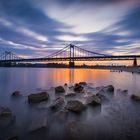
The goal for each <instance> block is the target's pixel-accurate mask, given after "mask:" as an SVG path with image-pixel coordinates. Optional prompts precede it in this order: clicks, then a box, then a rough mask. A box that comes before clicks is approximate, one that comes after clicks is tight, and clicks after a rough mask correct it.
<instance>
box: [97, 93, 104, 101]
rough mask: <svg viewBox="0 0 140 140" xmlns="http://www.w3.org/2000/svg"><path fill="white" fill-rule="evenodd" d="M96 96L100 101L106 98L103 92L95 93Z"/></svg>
mask: <svg viewBox="0 0 140 140" xmlns="http://www.w3.org/2000/svg"><path fill="white" fill-rule="evenodd" d="M96 96H97V97H98V98H100V99H101V101H103V100H105V99H106V97H105V96H104V95H103V94H101V93H97V94H96Z"/></svg>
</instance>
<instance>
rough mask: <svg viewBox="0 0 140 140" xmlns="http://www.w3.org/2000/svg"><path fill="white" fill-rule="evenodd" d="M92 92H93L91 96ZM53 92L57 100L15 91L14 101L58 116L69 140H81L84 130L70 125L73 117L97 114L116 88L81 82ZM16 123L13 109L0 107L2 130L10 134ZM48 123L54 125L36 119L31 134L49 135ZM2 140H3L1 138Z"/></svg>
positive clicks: (135, 98) (11, 139) (134, 97)
mask: <svg viewBox="0 0 140 140" xmlns="http://www.w3.org/2000/svg"><path fill="white" fill-rule="evenodd" d="M89 89H90V90H92V91H93V92H92V93H91V92H89V91H88V90H89ZM53 90H54V95H53V96H52V94H51V93H49V92H48V91H41V92H37V93H31V94H29V95H28V96H27V97H25V96H23V95H22V93H21V92H20V91H15V92H13V93H12V94H11V98H12V99H13V98H14V99H15V98H16V99H18V98H26V101H27V103H28V104H29V106H31V107H32V106H33V107H35V108H39V109H43V110H44V111H46V110H49V111H50V112H51V114H50V115H54V116H57V118H58V119H60V120H61V122H64V124H65V130H66V131H67V133H66V134H67V136H68V138H69V139H79V138H80V131H81V129H80V130H78V129H79V128H78V127H77V126H76V123H75V120H73V121H70V120H69V119H67V118H68V117H69V116H71V114H74V115H77V116H80V115H81V114H82V113H84V112H85V110H87V108H89V107H90V108H92V109H93V110H94V109H95V108H96V107H100V108H101V107H102V105H103V104H104V102H106V101H108V99H111V98H113V96H114V91H115V88H114V86H113V85H107V86H101V87H93V86H90V85H89V84H88V83H86V82H80V83H76V84H74V85H68V84H67V83H65V84H64V85H63V86H62V85H60V86H57V87H54V88H53ZM117 92H119V93H121V94H123V95H126V94H128V91H127V90H122V89H117ZM129 98H130V99H131V100H132V101H134V102H140V96H137V95H135V94H132V95H131V96H130V97H129ZM15 102H16V101H15ZM15 122H16V114H14V113H13V112H12V110H11V109H10V107H0V129H3V130H5V131H6V130H7V128H8V127H11V128H12V126H14V123H15ZM48 123H50V122H49V121H48V119H47V116H46V117H42V118H41V119H35V120H33V121H32V122H30V124H29V127H28V128H27V133H34V132H35V133H36V132H38V131H41V133H46V131H47V129H48V127H49V126H48ZM44 130H45V131H44ZM7 135H8V134H7ZM25 135H26V134H25ZM21 137H22V136H20V135H18V134H14V135H12V136H9V135H8V136H7V137H6V138H4V139H5V140H18V139H20V138H21ZM0 139H2V138H1V136H0Z"/></svg>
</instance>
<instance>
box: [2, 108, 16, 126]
mask: <svg viewBox="0 0 140 140" xmlns="http://www.w3.org/2000/svg"><path fill="white" fill-rule="evenodd" d="M14 121H15V116H13V114H12V111H11V110H10V109H9V108H7V107H0V127H2V128H3V127H7V126H9V125H11V124H13V122H14Z"/></svg>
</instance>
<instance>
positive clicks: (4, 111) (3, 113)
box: [0, 107, 12, 117]
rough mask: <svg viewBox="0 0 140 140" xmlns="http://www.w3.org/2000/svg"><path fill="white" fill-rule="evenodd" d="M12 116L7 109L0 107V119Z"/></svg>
mask: <svg viewBox="0 0 140 140" xmlns="http://www.w3.org/2000/svg"><path fill="white" fill-rule="evenodd" d="M3 116H12V111H11V110H10V109H9V108H8V107H0V117H3Z"/></svg>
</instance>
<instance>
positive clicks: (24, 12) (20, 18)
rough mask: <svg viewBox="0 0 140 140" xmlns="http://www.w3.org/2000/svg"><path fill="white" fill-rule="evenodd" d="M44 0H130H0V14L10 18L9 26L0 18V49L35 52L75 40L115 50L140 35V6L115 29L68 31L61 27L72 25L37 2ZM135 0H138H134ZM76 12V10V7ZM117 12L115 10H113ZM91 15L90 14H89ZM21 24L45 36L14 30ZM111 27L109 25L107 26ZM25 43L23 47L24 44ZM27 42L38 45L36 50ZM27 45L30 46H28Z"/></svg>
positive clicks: (62, 0) (65, 1) (71, 0)
mask: <svg viewBox="0 0 140 140" xmlns="http://www.w3.org/2000/svg"><path fill="white" fill-rule="evenodd" d="M43 1H44V4H47V3H48V2H55V3H59V4H60V5H63V6H66V5H70V4H75V3H78V4H79V5H80V4H84V3H90V4H91V3H92V4H108V3H115V2H131V0H42V1H40V0H0V18H2V19H5V20H6V21H8V22H10V23H11V24H12V26H9V25H6V23H5V24H4V23H1V22H0V38H2V39H3V41H0V48H1V49H2V50H4V49H5V50H10V49H13V51H16V52H17V53H21V54H34V55H37V53H39V54H40V53H41V52H40V51H41V50H42V52H45V53H46V52H47V51H46V50H47V47H52V48H53V47H54V46H57V45H58V46H61V45H62V46H64V45H67V44H68V43H74V44H76V45H78V44H80V46H81V47H83V48H85V49H88V50H92V51H97V52H99V53H105V52H106V51H107V50H114V51H115V50H116V47H122V49H124V48H125V47H126V46H130V45H132V44H133V42H135V40H137V41H138V40H139V39H140V28H139V25H140V18H139V16H140V6H137V7H135V8H134V9H132V10H131V11H129V13H128V14H127V15H126V16H124V17H122V19H121V20H120V21H119V22H118V23H116V24H115V25H114V27H115V28H116V27H117V30H115V32H109V31H108V30H105V31H103V30H102V31H98V32H93V33H86V34H76V33H71V32H68V31H67V32H62V31H60V29H67V30H69V29H71V28H73V27H72V26H69V25H67V24H64V23H62V22H60V21H57V20H55V19H52V18H50V17H49V15H48V14H47V13H44V12H43V10H42V9H41V8H40V6H38V4H39V3H40V2H43ZM134 1H138V0H133V2H134ZM77 12H79V11H77ZM116 12H117V11H116ZM89 16H90V15H89ZM17 28H18V29H20V28H25V29H26V28H27V29H29V31H33V32H35V33H37V34H39V35H42V36H46V37H47V39H48V40H47V41H46V42H44V41H41V40H37V39H36V38H34V37H32V36H30V35H28V34H26V33H23V32H22V31H20V30H19V31H18V30H17ZM109 28H112V27H109ZM123 31H128V32H129V34H126V35H125V36H124V35H118V33H119V32H123ZM60 35H71V36H73V37H74V36H81V37H85V38H88V40H87V41H72V42H69V41H62V40H59V39H57V37H58V36H60ZM8 41H11V42H13V43H16V44H17V45H18V44H19V47H17V48H16V47H14V45H13V44H8ZM42 45H45V46H47V47H46V49H42ZM24 46H25V47H24ZM30 46H31V47H32V46H33V47H34V48H35V49H38V50H40V51H38V52H37V51H36V50H35V49H33V48H30ZM28 47H29V48H28ZM136 51H138V48H136V49H134V50H133V51H130V53H134V52H136Z"/></svg>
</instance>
